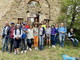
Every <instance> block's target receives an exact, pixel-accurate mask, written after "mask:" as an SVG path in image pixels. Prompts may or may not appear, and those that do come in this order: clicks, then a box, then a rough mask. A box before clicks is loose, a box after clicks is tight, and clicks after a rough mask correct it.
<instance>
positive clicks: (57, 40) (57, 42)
mask: <svg viewBox="0 0 80 60" xmlns="http://www.w3.org/2000/svg"><path fill="white" fill-rule="evenodd" d="M55 28H56V33H57V34H56V44H59V31H58V29H59V25H58V24H56V25H55Z"/></svg>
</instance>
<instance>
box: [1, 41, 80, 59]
mask: <svg viewBox="0 0 80 60" xmlns="http://www.w3.org/2000/svg"><path fill="white" fill-rule="evenodd" d="M0 49H1V45H0ZM63 54H67V55H69V56H73V57H80V48H79V47H77V48H74V47H73V46H72V44H71V43H70V42H67V43H65V47H64V48H61V47H59V45H57V46H56V48H48V47H45V49H44V50H43V51H39V50H38V51H36V50H34V49H33V51H32V52H30V51H28V52H27V53H24V54H20V55H14V54H13V53H11V54H9V53H7V52H4V53H2V52H1V51H0V60H62V55H63Z"/></svg>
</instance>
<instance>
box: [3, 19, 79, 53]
mask: <svg viewBox="0 0 80 60" xmlns="http://www.w3.org/2000/svg"><path fill="white" fill-rule="evenodd" d="M66 34H67V28H66V27H65V26H64V23H61V24H60V26H59V25H58V24H55V25H51V26H50V25H49V24H48V23H46V22H45V21H42V22H41V23H38V24H36V23H35V24H31V25H30V24H29V22H28V21H26V22H23V21H22V20H18V22H17V23H16V24H15V23H14V22H11V23H10V25H9V22H6V23H5V26H4V27H3V28H2V52H4V51H8V52H10V53H11V52H14V54H19V53H20V52H21V53H26V52H27V50H29V51H32V47H34V48H35V50H40V51H41V50H43V49H44V46H45V45H47V46H49V47H53V48H56V44H60V46H61V47H64V41H65V36H66ZM68 37H69V39H70V40H71V41H72V42H73V45H74V46H76V45H77V44H78V40H77V39H76V38H75V34H74V32H73V29H70V32H69V33H68ZM9 46H10V48H8V47H9Z"/></svg>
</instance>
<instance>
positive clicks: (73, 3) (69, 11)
mask: <svg viewBox="0 0 80 60" xmlns="http://www.w3.org/2000/svg"><path fill="white" fill-rule="evenodd" d="M61 13H65V14H66V16H65V17H66V18H64V19H66V22H67V23H69V24H70V25H69V27H70V28H72V27H73V26H74V24H75V21H78V20H80V0H61ZM62 17H63V16H62ZM78 22H79V21H78Z"/></svg>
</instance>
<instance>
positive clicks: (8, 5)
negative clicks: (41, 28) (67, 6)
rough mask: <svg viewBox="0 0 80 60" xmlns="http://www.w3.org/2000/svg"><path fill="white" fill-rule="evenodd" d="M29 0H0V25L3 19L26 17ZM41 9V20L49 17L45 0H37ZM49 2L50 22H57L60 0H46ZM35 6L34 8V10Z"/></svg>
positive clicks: (13, 19)
mask: <svg viewBox="0 0 80 60" xmlns="http://www.w3.org/2000/svg"><path fill="white" fill-rule="evenodd" d="M29 1H30V0H0V27H2V26H3V25H4V24H3V23H4V21H10V22H11V21H13V22H15V21H16V20H17V18H24V20H26V18H27V11H28V9H29V7H28V2H29ZM38 1H39V4H40V7H39V10H40V11H41V16H42V17H41V20H43V19H49V7H48V3H47V2H46V0H38ZM48 2H49V4H50V19H51V20H52V21H50V24H52V23H55V22H57V17H58V16H59V15H60V4H59V2H60V0H48ZM36 9H37V8H35V9H34V10H36Z"/></svg>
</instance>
